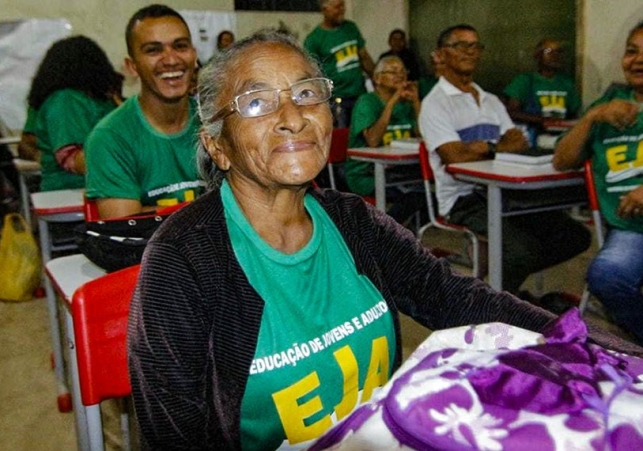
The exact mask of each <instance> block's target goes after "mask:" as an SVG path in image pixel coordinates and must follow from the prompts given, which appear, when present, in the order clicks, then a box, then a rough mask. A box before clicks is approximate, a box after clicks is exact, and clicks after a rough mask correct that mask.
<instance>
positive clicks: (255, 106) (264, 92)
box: [208, 78, 333, 123]
mask: <svg viewBox="0 0 643 451" xmlns="http://www.w3.org/2000/svg"><path fill="white" fill-rule="evenodd" d="M285 91H290V92H291V95H290V98H291V99H292V101H293V102H294V103H295V105H298V106H308V105H317V104H319V103H323V102H326V101H327V100H328V99H330V96H331V94H332V92H333V82H332V81H331V80H329V79H328V78H307V79H306V80H301V81H298V82H296V83H293V84H292V85H290V87H289V88H286V89H255V90H252V91H247V92H244V93H243V94H239V95H238V96H235V98H234V99H232V101H231V102H230V103H229V104H228V105H226V106H224V107H223V108H221V109H220V110H219V111H217V112H216V113H215V114H214V116H212V118H211V119H210V120H209V121H208V122H209V123H213V122H216V121H218V120H221V119H225V118H226V117H228V116H230V115H231V114H232V113H234V112H235V111H236V112H237V113H239V114H240V115H241V117H261V116H265V115H267V114H270V113H273V112H275V111H277V108H279V104H280V101H279V94H280V93H282V92H285Z"/></svg>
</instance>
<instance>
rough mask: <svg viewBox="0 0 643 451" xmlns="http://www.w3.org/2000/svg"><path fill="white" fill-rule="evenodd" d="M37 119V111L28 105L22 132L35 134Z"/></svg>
mask: <svg viewBox="0 0 643 451" xmlns="http://www.w3.org/2000/svg"><path fill="white" fill-rule="evenodd" d="M37 120H38V111H37V110H36V109H34V108H33V107H28V108H27V120H26V121H25V126H24V127H22V132H23V133H30V134H32V135H35V134H36V124H37Z"/></svg>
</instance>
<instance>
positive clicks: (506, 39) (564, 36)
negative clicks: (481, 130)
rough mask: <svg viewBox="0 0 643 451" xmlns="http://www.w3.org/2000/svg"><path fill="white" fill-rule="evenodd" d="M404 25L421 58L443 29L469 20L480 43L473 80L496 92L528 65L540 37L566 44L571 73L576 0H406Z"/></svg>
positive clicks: (425, 55)
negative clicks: (407, 16)
mask: <svg viewBox="0 0 643 451" xmlns="http://www.w3.org/2000/svg"><path fill="white" fill-rule="evenodd" d="M409 8H410V25H409V26H410V30H411V34H412V36H413V37H414V40H415V43H416V46H417V52H418V54H419V55H421V56H422V58H423V59H425V60H427V59H428V55H429V53H430V52H431V51H432V50H434V49H435V47H436V41H437V36H438V34H439V33H440V31H442V30H443V29H445V28H447V27H449V26H452V25H456V24H459V23H468V24H471V25H473V26H474V27H475V28H476V29H477V30H478V33H479V34H480V40H481V42H483V43H484V44H485V45H486V50H485V52H484V53H483V55H482V60H481V63H480V67H479V68H478V71H477V73H476V75H475V79H476V81H477V82H478V83H479V84H480V85H481V86H482V87H483V88H484V89H485V90H487V91H490V92H493V93H495V94H499V93H501V92H502V90H503V89H504V88H505V86H506V85H507V84H508V83H509V81H510V80H511V79H512V78H513V77H514V76H516V75H517V74H518V73H521V72H526V71H531V70H534V67H535V62H534V59H533V49H534V46H535V45H536V43H537V42H538V41H539V40H541V39H542V38H544V37H551V38H554V39H557V40H561V41H563V42H565V43H567V45H568V49H569V51H568V66H567V71H568V72H573V67H574V48H575V41H576V36H575V30H576V27H575V21H576V13H575V9H576V0H520V1H518V0H429V1H427V0H410V6H409Z"/></svg>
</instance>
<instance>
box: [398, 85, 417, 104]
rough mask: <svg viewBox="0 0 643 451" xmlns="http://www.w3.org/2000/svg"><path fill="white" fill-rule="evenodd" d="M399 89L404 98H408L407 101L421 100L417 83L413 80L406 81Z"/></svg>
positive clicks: (401, 96)
mask: <svg viewBox="0 0 643 451" xmlns="http://www.w3.org/2000/svg"><path fill="white" fill-rule="evenodd" d="M398 91H399V93H400V98H401V99H402V100H406V101H407V102H414V101H419V100H420V96H419V94H418V86H417V83H415V82H413V81H407V82H405V83H404V84H403V85H402V86H401V87H400V89H399V90H398Z"/></svg>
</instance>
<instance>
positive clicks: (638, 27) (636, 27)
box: [627, 20, 643, 41]
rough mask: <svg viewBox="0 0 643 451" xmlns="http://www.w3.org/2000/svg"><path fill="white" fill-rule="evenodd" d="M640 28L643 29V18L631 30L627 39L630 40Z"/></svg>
mask: <svg viewBox="0 0 643 451" xmlns="http://www.w3.org/2000/svg"><path fill="white" fill-rule="evenodd" d="M639 30H643V20H642V21H640V22H639V23H637V24H636V25H634V27H633V28H632V29H631V30H630V32H629V33H628V34H627V40H628V41H629V40H630V38H631V37H632V35H633V34H634V33H636V32H637V31H639Z"/></svg>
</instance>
